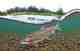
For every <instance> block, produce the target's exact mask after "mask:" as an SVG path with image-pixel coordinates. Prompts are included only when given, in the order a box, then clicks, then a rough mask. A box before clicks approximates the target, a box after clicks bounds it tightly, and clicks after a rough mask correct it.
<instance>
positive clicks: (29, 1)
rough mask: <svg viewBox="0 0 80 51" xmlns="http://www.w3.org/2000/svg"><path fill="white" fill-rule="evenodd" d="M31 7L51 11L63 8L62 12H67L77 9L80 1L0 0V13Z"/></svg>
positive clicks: (79, 6)
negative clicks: (15, 8) (11, 9)
mask: <svg viewBox="0 0 80 51" xmlns="http://www.w3.org/2000/svg"><path fill="white" fill-rule="evenodd" d="M31 5H32V6H36V7H38V8H46V9H49V10H52V11H56V10H57V9H59V8H63V10H64V12H68V11H69V10H71V9H79V8H80V0H0V10H1V11H6V10H7V9H10V8H14V7H16V6H19V7H29V6H31Z"/></svg>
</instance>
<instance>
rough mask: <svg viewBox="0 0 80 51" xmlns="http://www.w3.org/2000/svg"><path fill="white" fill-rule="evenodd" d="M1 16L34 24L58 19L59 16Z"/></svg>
mask: <svg viewBox="0 0 80 51" xmlns="http://www.w3.org/2000/svg"><path fill="white" fill-rule="evenodd" d="M0 18H5V19H10V20H16V21H21V22H25V23H33V24H44V23H47V22H51V21H53V20H58V18H57V16H40V15H18V16H0Z"/></svg>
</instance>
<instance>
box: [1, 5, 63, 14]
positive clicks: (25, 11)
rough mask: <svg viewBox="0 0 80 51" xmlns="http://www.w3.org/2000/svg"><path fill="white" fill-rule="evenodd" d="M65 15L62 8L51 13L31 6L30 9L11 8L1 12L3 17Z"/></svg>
mask: <svg viewBox="0 0 80 51" xmlns="http://www.w3.org/2000/svg"><path fill="white" fill-rule="evenodd" d="M63 14H64V12H63V9H62V8H60V9H58V10H57V11H56V12H54V11H50V10H48V9H45V8H37V7H35V6H29V7H28V8H25V7H24V8H21V7H15V8H10V9H8V10H6V12H1V11H0V15H1V16H5V15H49V16H53V15H63Z"/></svg>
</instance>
